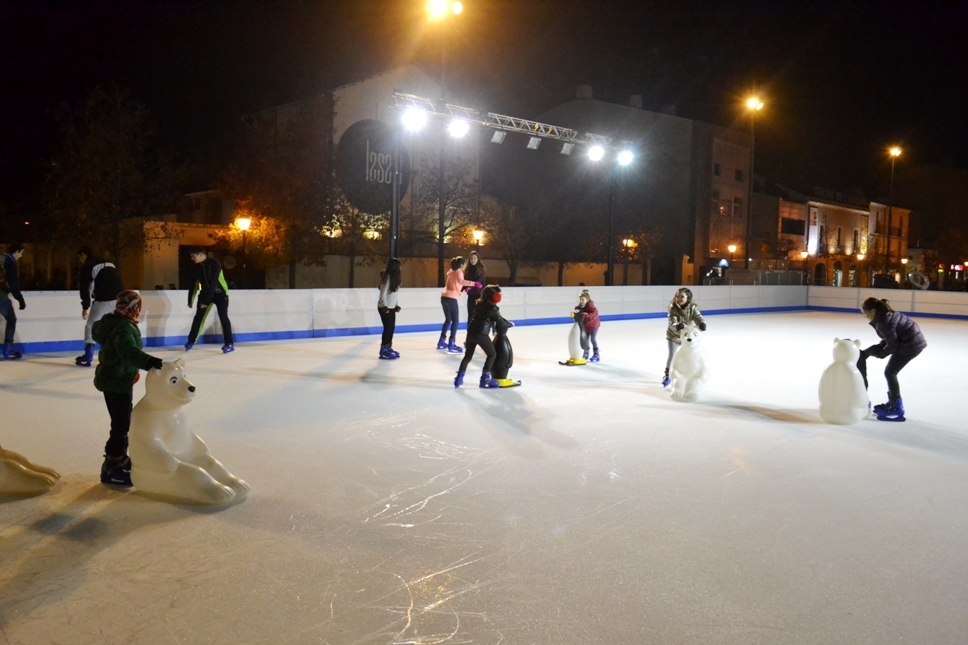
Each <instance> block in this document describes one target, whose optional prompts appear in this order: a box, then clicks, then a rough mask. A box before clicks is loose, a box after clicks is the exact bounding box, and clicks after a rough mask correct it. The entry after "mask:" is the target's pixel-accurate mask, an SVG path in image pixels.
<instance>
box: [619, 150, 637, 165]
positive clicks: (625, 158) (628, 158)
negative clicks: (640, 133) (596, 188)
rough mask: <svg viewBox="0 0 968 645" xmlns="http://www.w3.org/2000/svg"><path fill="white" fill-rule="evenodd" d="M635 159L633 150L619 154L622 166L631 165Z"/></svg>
mask: <svg viewBox="0 0 968 645" xmlns="http://www.w3.org/2000/svg"><path fill="white" fill-rule="evenodd" d="M634 158H635V155H633V154H632V151H631V150H623V151H622V152H620V153H618V163H619V164H620V165H622V166H627V165H629V164H630V163H632V159H634Z"/></svg>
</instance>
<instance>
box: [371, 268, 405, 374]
mask: <svg viewBox="0 0 968 645" xmlns="http://www.w3.org/2000/svg"><path fill="white" fill-rule="evenodd" d="M399 290H400V260H398V259H397V258H390V261H389V262H387V268H386V271H384V272H383V275H382V276H381V277H380V299H379V300H377V303H376V308H377V310H378V311H379V312H380V320H381V321H383V338H382V340H381V342H380V358H382V359H384V360H393V359H394V358H400V352H396V351H394V350H393V330H394V328H396V326H397V312H398V311H400V305H398V304H397V293H398V292H399Z"/></svg>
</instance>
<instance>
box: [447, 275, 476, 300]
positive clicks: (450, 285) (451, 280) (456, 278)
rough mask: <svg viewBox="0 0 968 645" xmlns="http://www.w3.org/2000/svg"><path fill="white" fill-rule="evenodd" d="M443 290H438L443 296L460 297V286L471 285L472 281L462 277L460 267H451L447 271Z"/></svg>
mask: <svg viewBox="0 0 968 645" xmlns="http://www.w3.org/2000/svg"><path fill="white" fill-rule="evenodd" d="M445 284H446V286H445V287H444V290H443V291H441V292H440V295H441V296H443V297H444V298H453V299H454V300H457V299H458V298H460V289H461V287H473V286H474V283H473V282H471V281H469V280H465V279H464V272H463V271H461V270H460V269H451V270H450V271H448V272H447V282H446V283H445Z"/></svg>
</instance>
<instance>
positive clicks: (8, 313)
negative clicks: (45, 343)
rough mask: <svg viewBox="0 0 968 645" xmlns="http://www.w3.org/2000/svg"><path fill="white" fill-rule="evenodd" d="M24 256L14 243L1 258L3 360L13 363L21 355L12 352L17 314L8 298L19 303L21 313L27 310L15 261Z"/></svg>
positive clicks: (22, 249)
mask: <svg viewBox="0 0 968 645" xmlns="http://www.w3.org/2000/svg"><path fill="white" fill-rule="evenodd" d="M23 254H24V245H23V244H21V243H20V242H14V243H12V244H10V246H8V247H7V254H6V255H4V256H3V272H2V275H0V296H2V297H0V316H3V317H4V318H6V320H7V328H6V329H5V330H4V333H3V358H4V360H8V361H15V360H17V359H18V358H21V357H23V354H21V353H20V352H18V351H16V350H14V348H13V336H14V334H15V333H16V331H17V314H16V313H15V312H14V310H13V304H12V303H11V302H10V296H13V297H14V299H15V300H16V301H17V302H18V303H20V309H21V311H22V310H24V309H26V308H27V303H26V302H25V301H24V296H23V294H22V293H20V280H19V278H18V277H17V260H19V259H20V258H21V256H23Z"/></svg>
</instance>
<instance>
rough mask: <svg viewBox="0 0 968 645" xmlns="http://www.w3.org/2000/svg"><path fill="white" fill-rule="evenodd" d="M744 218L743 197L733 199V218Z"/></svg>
mask: <svg viewBox="0 0 968 645" xmlns="http://www.w3.org/2000/svg"><path fill="white" fill-rule="evenodd" d="M742 216H743V199H742V198H741V197H733V217H742Z"/></svg>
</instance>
